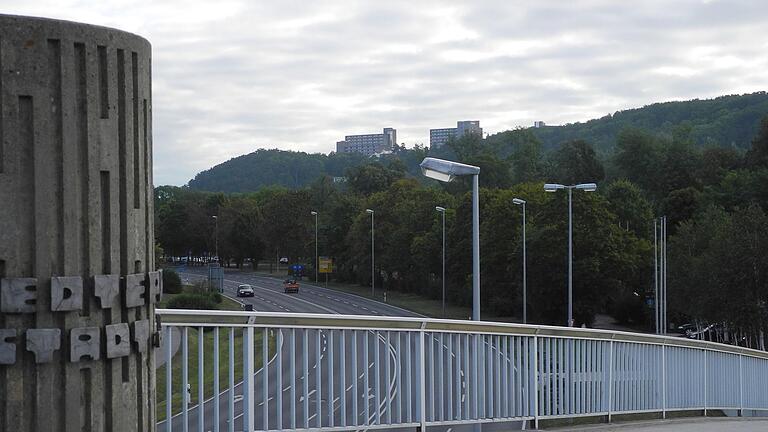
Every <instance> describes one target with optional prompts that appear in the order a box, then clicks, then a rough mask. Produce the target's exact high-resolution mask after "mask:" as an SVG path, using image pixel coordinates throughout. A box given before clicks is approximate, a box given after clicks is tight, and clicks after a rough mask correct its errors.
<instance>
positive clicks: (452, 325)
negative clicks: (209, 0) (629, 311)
mask: <svg viewBox="0 0 768 432" xmlns="http://www.w3.org/2000/svg"><path fill="white" fill-rule="evenodd" d="M155 313H156V314H157V315H159V316H160V317H161V318H164V317H174V318H171V319H170V320H165V319H161V320H160V322H161V325H173V326H199V327H208V326H211V327H216V326H222V325H225V326H234V327H265V326H266V327H292V328H319V327H322V328H345V329H389V330H400V331H419V330H424V331H434V332H445V333H471V332H483V333H486V334H500V335H517V336H549V337H561V338H573V339H591V340H604V341H614V342H629V343H642V344H649V345H663V346H667V347H679V348H697V349H703V350H707V351H716V352H721V353H727V354H735V355H743V356H748V357H754V358H760V359H768V352H766V351H760V350H756V349H752V348H746V347H740V346H736V345H727V344H722V343H718V342H710V341H702V340H696V339H685V338H682V337H674V336H663V335H655V334H646V333H635V332H626V331H620V330H605V329H591V328H578V327H559V326H548V325H534V324H518V323H506V322H495V321H471V320H456V319H438V318H424V317H398V316H375V315H336V314H333V315H332V314H321V313H295V312H256V311H253V312H251V311H225V310H191V309H156V310H155ZM212 317H221V318H230V319H233V318H241V319H242V320H243V322H232V323H229V322H225V323H223V322H212V321H211V320H210V318H212ZM178 318H184V319H178ZM249 319H251V322H250V323H249ZM329 323H330V325H329ZM384 323H386V324H389V325H380V324H384ZM377 324H379V325H377ZM392 324H397V325H392Z"/></svg>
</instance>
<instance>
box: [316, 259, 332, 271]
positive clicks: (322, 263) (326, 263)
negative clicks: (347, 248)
mask: <svg viewBox="0 0 768 432" xmlns="http://www.w3.org/2000/svg"><path fill="white" fill-rule="evenodd" d="M318 270H320V273H333V258H331V257H320V258H319V265H318Z"/></svg>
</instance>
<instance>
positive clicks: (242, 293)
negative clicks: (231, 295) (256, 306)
mask: <svg viewBox="0 0 768 432" xmlns="http://www.w3.org/2000/svg"><path fill="white" fill-rule="evenodd" d="M237 296H238V297H253V287H252V286H250V285H248V284H242V285H238V287H237Z"/></svg>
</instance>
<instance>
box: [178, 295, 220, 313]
mask: <svg viewBox="0 0 768 432" xmlns="http://www.w3.org/2000/svg"><path fill="white" fill-rule="evenodd" d="M168 308H169V309H216V303H215V302H214V300H213V298H212V296H209V295H205V294H194V293H183V294H179V295H177V296H176V297H174V298H172V299H171V300H169V301H168Z"/></svg>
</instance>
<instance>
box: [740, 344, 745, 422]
mask: <svg viewBox="0 0 768 432" xmlns="http://www.w3.org/2000/svg"><path fill="white" fill-rule="evenodd" d="M743 360H744V356H743V355H741V354H739V417H743V416H744V374H743V366H742V361H743Z"/></svg>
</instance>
